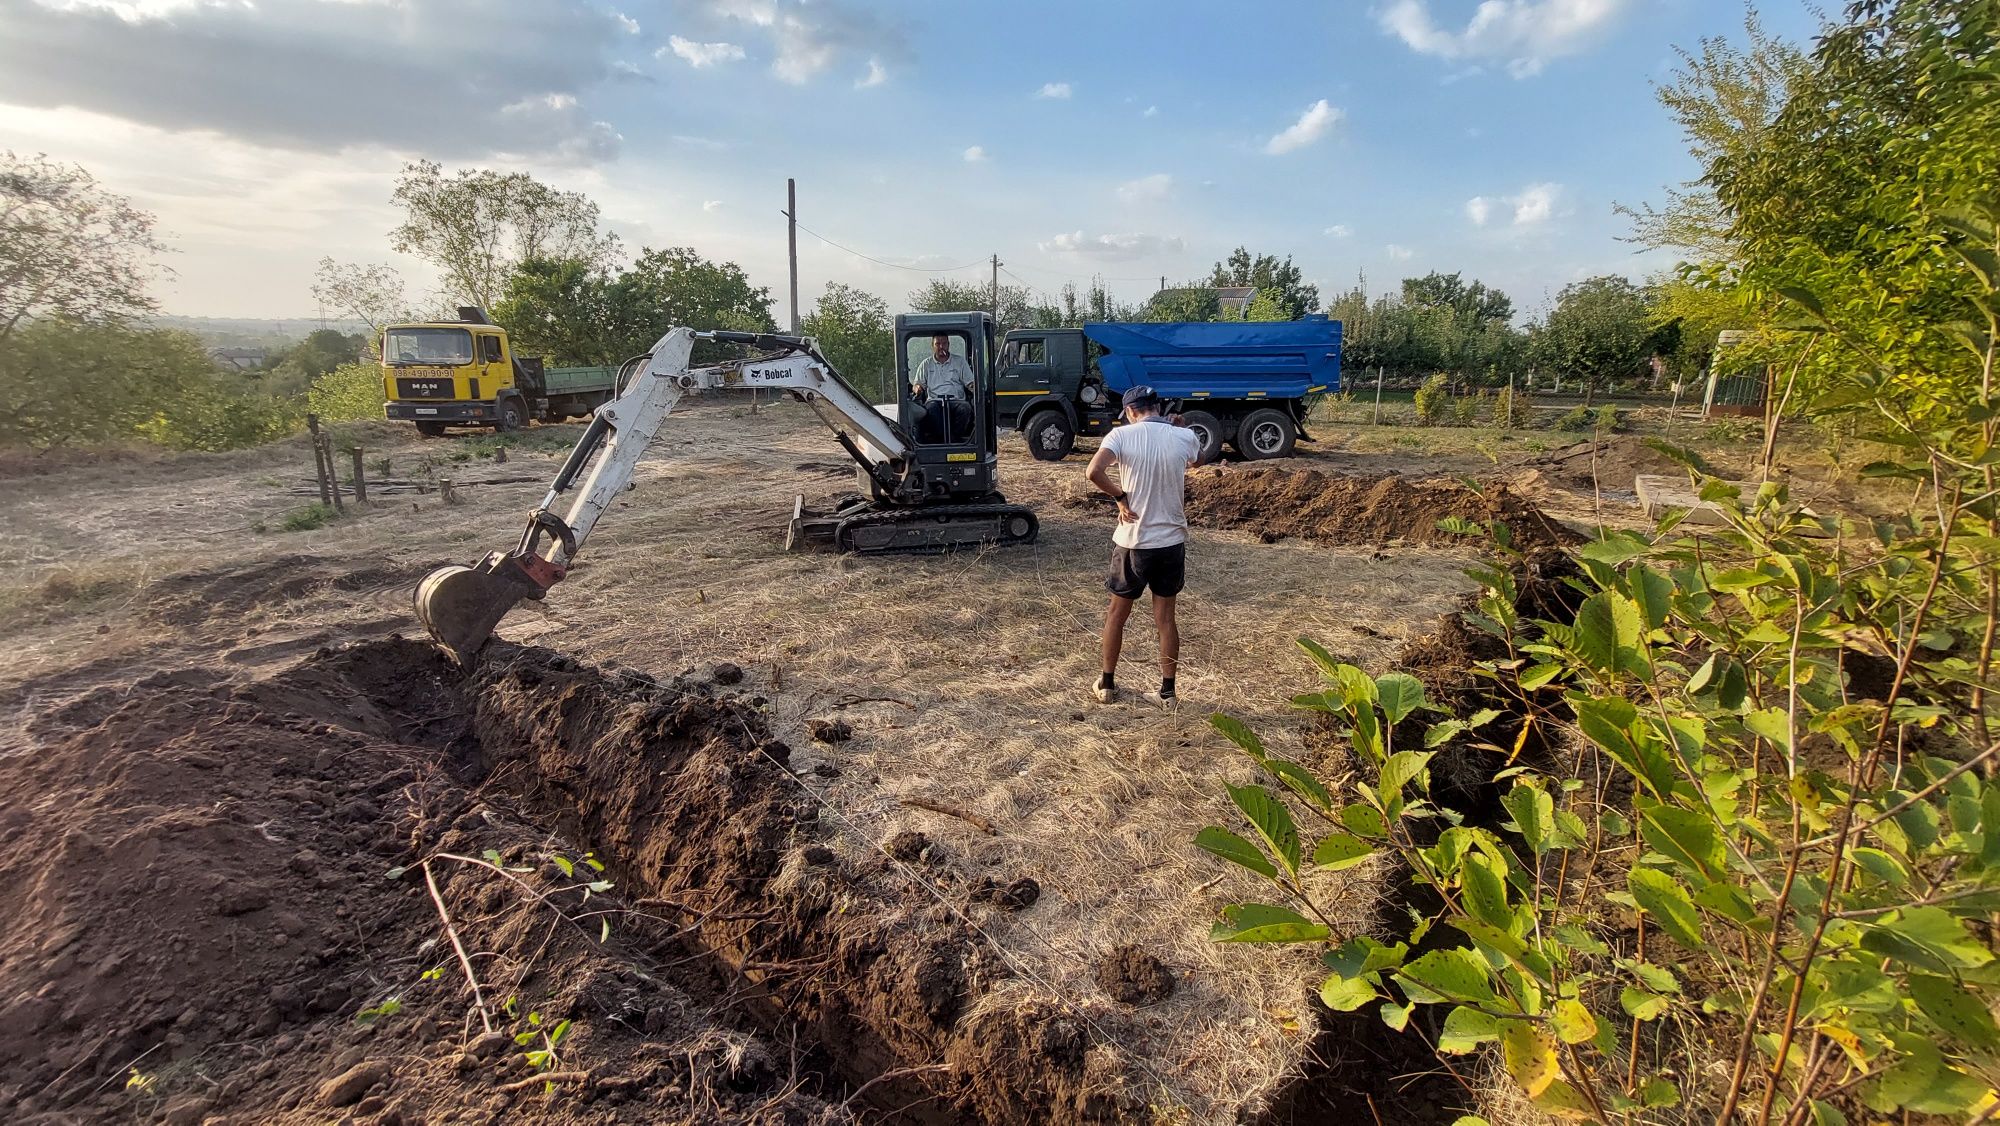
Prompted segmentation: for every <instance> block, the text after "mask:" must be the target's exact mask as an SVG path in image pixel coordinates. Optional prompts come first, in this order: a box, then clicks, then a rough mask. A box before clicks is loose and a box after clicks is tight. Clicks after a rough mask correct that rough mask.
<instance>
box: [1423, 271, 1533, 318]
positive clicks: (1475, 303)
mask: <svg viewBox="0 0 2000 1126" xmlns="http://www.w3.org/2000/svg"><path fill="white" fill-rule="evenodd" d="M1403 303H1404V304H1405V305H1409V306H1412V307H1414V308H1417V309H1423V310H1449V311H1451V312H1453V313H1456V314H1458V315H1459V316H1460V317H1462V318H1463V319H1464V320H1465V322H1466V323H1467V324H1468V326H1470V327H1484V326H1485V325H1487V324H1489V323H1494V322H1498V323H1501V324H1505V323H1506V322H1508V321H1511V320H1513V319H1514V300H1513V298H1511V297H1508V296H1507V295H1506V294H1504V293H1502V292H1500V291H1499V290H1497V289H1488V288H1487V287H1486V283H1484V282H1482V281H1479V280H1477V279H1474V280H1473V281H1472V283H1471V284H1469V285H1468V284H1467V283H1466V282H1465V281H1464V279H1463V278H1462V277H1461V276H1460V275H1458V274H1441V273H1437V272H1436V271H1433V272H1431V273H1428V274H1425V275H1424V276H1423V277H1420V278H1404V279H1403Z"/></svg>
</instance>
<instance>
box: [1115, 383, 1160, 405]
mask: <svg viewBox="0 0 2000 1126" xmlns="http://www.w3.org/2000/svg"><path fill="white" fill-rule="evenodd" d="M1124 404H1125V405H1126V406H1128V407H1139V408H1142V409H1143V408H1145V407H1157V406H1159V405H1160V393H1159V392H1158V391H1155V390H1153V389H1152V388H1151V387H1148V386H1146V385H1145V384H1143V383H1141V384H1140V385H1139V386H1137V387H1134V388H1132V389H1130V390H1128V391H1126V392H1125V399H1124Z"/></svg>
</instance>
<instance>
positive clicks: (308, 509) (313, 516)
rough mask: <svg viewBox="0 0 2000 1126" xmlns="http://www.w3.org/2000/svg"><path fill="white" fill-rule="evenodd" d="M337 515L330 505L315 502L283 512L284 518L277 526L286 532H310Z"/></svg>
mask: <svg viewBox="0 0 2000 1126" xmlns="http://www.w3.org/2000/svg"><path fill="white" fill-rule="evenodd" d="M339 515H340V514H339V513H338V512H335V511H334V510H333V506H332V505H329V504H319V503H317V502H315V503H313V504H308V505H306V506H305V507H303V508H294V509H292V510H291V511H290V512H287V513H285V516H284V519H283V520H280V521H279V522H278V526H279V527H280V528H282V529H284V530H285V531H287V532H310V531H312V530H313V529H315V528H324V527H326V526H327V525H328V524H331V523H333V521H334V519H335V518H336V517H338V516H339Z"/></svg>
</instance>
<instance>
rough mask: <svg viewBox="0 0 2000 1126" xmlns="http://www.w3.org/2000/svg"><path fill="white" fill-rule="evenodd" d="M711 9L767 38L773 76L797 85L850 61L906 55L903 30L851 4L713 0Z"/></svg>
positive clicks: (894, 58)
mask: <svg viewBox="0 0 2000 1126" xmlns="http://www.w3.org/2000/svg"><path fill="white" fill-rule="evenodd" d="M708 9H709V11H710V12H712V13H714V15H715V16H717V17H719V18H721V19H725V20H735V21H736V22H738V23H741V24H745V25H747V26H749V27H753V28H756V29H758V30H759V31H760V32H763V33H765V34H768V35H769V36H770V38H771V46H772V58H771V73H772V74H775V75H777V76H778V78H779V79H780V80H781V81H784V82H789V83H792V84H793V85H802V84H804V83H807V82H810V81H812V80H813V79H814V78H817V77H818V76H819V75H820V74H821V73H822V72H824V71H825V70H826V69H827V68H829V67H831V66H833V65H834V63H836V62H838V61H840V60H841V59H842V58H845V57H851V56H852V57H867V58H870V59H887V60H889V61H890V62H895V61H898V60H900V59H901V58H903V57H904V56H905V54H906V53H907V47H906V45H905V41H904V38H903V32H902V30H901V28H899V27H897V26H895V25H892V24H889V23H885V22H884V21H883V20H881V19H880V18H878V17H877V16H875V15H874V14H873V13H871V12H868V11H865V10H862V9H861V8H858V7H854V6H851V5H850V4H849V3H847V2H846V0H709V4H708ZM870 73H871V74H872V72H870ZM864 81H865V79H864Z"/></svg>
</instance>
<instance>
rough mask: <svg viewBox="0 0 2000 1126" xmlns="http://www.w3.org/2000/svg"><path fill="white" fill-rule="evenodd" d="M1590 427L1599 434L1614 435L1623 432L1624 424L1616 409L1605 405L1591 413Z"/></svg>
mask: <svg viewBox="0 0 2000 1126" xmlns="http://www.w3.org/2000/svg"><path fill="white" fill-rule="evenodd" d="M1591 423H1592V426H1593V428H1594V429H1595V430H1597V432H1598V433H1600V434H1616V433H1618V432H1619V431H1621V430H1623V429H1624V428H1625V427H1624V423H1623V421H1622V420H1621V419H1620V418H1619V417H1618V408H1617V407H1615V406H1612V405H1611V404H1610V403H1606V404H1604V405H1603V406H1601V407H1598V408H1597V410H1596V411H1595V412H1593V415H1592V418H1591Z"/></svg>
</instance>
